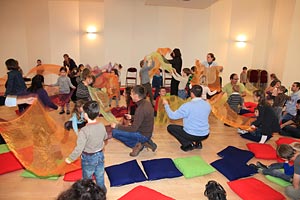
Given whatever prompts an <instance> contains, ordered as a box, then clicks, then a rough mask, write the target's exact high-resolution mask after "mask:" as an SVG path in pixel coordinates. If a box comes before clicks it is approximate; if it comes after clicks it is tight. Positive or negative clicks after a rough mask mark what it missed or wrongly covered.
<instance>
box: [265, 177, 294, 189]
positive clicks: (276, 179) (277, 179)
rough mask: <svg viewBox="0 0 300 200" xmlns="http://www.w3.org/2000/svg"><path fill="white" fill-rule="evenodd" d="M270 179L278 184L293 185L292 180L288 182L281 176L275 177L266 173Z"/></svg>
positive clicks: (283, 185)
mask: <svg viewBox="0 0 300 200" xmlns="http://www.w3.org/2000/svg"><path fill="white" fill-rule="evenodd" d="M265 177H266V178H267V179H268V180H269V181H271V182H273V183H276V184H277V185H280V186H282V187H287V186H289V185H292V183H290V182H287V181H285V180H283V179H281V178H278V177H274V176H270V175H266V176H265Z"/></svg>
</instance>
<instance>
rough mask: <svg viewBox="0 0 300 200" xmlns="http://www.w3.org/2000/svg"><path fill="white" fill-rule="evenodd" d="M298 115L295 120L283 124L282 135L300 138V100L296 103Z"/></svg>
mask: <svg viewBox="0 0 300 200" xmlns="http://www.w3.org/2000/svg"><path fill="white" fill-rule="evenodd" d="M296 109H297V114H296V116H295V117H293V119H291V120H288V121H286V122H285V123H282V124H281V125H280V127H281V128H282V130H281V133H280V135H284V136H290V137H295V138H300V99H298V100H297V103H296Z"/></svg>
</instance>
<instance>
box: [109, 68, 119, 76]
mask: <svg viewBox="0 0 300 200" xmlns="http://www.w3.org/2000/svg"><path fill="white" fill-rule="evenodd" d="M111 71H114V72H115V75H117V76H118V77H119V71H118V70H117V69H115V68H113V69H112V70H111Z"/></svg>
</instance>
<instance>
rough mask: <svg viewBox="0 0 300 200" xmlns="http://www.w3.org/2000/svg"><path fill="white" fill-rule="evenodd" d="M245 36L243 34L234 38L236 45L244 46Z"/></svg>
mask: <svg viewBox="0 0 300 200" xmlns="http://www.w3.org/2000/svg"><path fill="white" fill-rule="evenodd" d="M246 41H247V38H246V36H245V35H239V36H237V38H236V46H237V47H239V48H244V47H245V46H246Z"/></svg>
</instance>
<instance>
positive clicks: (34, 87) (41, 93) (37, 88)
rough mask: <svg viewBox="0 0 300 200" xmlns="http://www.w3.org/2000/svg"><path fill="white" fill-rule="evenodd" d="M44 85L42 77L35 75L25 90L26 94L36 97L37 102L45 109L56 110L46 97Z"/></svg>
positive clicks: (55, 106)
mask: <svg viewBox="0 0 300 200" xmlns="http://www.w3.org/2000/svg"><path fill="white" fill-rule="evenodd" d="M43 85H44V76H43V75H40V74H37V75H35V76H34V77H33V78H32V80H31V86H30V87H29V88H28V89H27V91H28V92H30V93H34V94H37V95H38V98H39V100H40V101H41V102H42V104H43V105H44V106H45V107H48V108H52V109H54V110H57V109H58V107H57V105H55V104H54V103H53V102H52V101H51V99H50V97H49V96H48V93H47V91H46V90H45V89H44V87H43Z"/></svg>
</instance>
